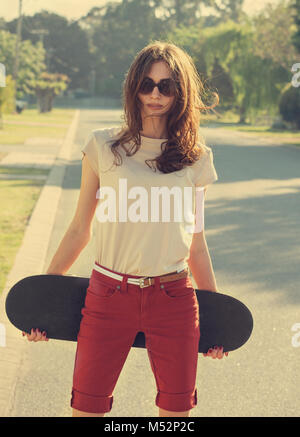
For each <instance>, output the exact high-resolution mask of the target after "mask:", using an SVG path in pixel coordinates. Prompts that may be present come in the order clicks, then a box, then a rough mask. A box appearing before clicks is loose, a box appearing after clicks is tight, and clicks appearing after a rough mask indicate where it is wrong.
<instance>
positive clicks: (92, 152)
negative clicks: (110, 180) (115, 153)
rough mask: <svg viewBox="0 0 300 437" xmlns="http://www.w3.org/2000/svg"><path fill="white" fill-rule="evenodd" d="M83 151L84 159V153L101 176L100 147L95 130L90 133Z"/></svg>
mask: <svg viewBox="0 0 300 437" xmlns="http://www.w3.org/2000/svg"><path fill="white" fill-rule="evenodd" d="M81 151H82V153H83V156H82V159H83V158H84V155H87V157H88V160H89V163H90V165H91V167H92V169H93V170H94V172H95V173H96V175H97V176H99V161H98V160H99V158H98V147H97V140H96V138H95V135H94V133H93V132H91V133H90V134H89V135H88V137H87V139H86V142H85V144H84V146H83V148H82V149H81Z"/></svg>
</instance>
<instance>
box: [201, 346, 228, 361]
mask: <svg viewBox="0 0 300 437" xmlns="http://www.w3.org/2000/svg"><path fill="white" fill-rule="evenodd" d="M228 353H229V352H224V351H223V346H215V347H214V348H210V349H208V351H207V353H206V354H205V353H204V354H203V356H204V357H212V358H213V359H216V358H218V359H219V360H221V359H222V358H223V357H224V355H225V356H226V357H227V356H228Z"/></svg>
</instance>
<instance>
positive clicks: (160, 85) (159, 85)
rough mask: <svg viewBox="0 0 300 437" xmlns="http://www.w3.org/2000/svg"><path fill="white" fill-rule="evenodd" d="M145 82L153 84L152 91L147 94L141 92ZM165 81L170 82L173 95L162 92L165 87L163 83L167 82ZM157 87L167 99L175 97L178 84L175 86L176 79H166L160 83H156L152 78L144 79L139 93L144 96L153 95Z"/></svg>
mask: <svg viewBox="0 0 300 437" xmlns="http://www.w3.org/2000/svg"><path fill="white" fill-rule="evenodd" d="M145 80H148V81H150V82H152V83H151V86H152V89H151V91H149V92H147V93H145V92H142V91H141V88H142V85H143V83H144V81H145ZM165 81H169V82H170V84H171V86H170V90H171V94H165V93H163V92H162V86H163V85H162V82H165ZM156 86H157V87H158V90H159V92H160V93H161V94H162V95H163V96H165V97H173V96H174V95H175V92H176V84H175V81H174V79H172V78H171V77H170V78H166V79H161V80H160V81H159V82H158V83H156V82H154V80H153V79H151V77H144V79H143V80H142V82H141V85H140V89H139V93H140V94H143V95H147V94H151V93H152V91H153V90H154V88H155V87H156Z"/></svg>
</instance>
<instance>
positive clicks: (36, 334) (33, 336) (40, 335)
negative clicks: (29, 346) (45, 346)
mask: <svg viewBox="0 0 300 437" xmlns="http://www.w3.org/2000/svg"><path fill="white" fill-rule="evenodd" d="M22 335H23V337H24V336H25V335H27V339H28V341H34V342H36V341H49V338H47V333H46V332H45V331H43V332H41V331H40V330H39V329H33V328H32V329H31V333H30V334H28V333H27V332H24V331H22Z"/></svg>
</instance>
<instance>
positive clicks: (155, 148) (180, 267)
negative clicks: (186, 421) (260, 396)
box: [27, 41, 227, 417]
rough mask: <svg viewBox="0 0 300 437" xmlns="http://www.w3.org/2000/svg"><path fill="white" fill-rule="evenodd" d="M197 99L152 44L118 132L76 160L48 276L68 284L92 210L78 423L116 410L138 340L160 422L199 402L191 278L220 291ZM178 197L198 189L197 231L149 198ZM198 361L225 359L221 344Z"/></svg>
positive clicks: (187, 68) (189, 71)
mask: <svg viewBox="0 0 300 437" xmlns="http://www.w3.org/2000/svg"><path fill="white" fill-rule="evenodd" d="M202 92H203V87H202V84H201V80H200V78H199V76H198V74H197V71H196V68H195V66H194V64H193V61H192V59H191V57H190V56H189V55H188V54H187V53H186V52H185V51H184V50H182V49H181V48H179V47H177V46H176V45H174V44H171V43H168V42H162V41H155V42H153V43H151V44H149V45H148V46H146V47H145V48H144V49H143V50H141V51H140V52H139V53H138V54H137V56H136V58H135V59H134V62H133V63H132V65H131V67H130V68H129V71H128V73H127V75H126V79H125V82H124V88H123V101H124V113H125V117H126V122H125V124H124V126H123V127H122V128H120V127H111V128H104V129H96V130H94V131H93V132H92V133H91V134H90V135H89V137H88V139H87V141H86V144H85V146H84V148H83V150H82V152H83V158H82V159H83V161H82V177H81V188H80V195H79V200H78V205H77V209H76V212H75V215H74V218H73V220H72V222H71V224H70V227H69V229H68V231H67V232H66V235H65V236H64V238H63V240H62V242H61V244H60V246H59V248H58V250H57V252H56V253H55V255H54V257H53V259H52V261H51V263H50V266H49V268H48V270H47V272H46V273H47V274H64V273H65V272H66V271H67V270H68V269H69V268H70V267H71V265H72V264H73V262H74V261H75V260H76V258H77V257H78V256H79V254H80V252H81V250H82V249H83V248H84V247H85V246H86V244H87V243H88V242H89V240H90V238H91V234H92V232H91V223H92V219H93V217H94V214H95V212H96V215H97V219H98V221H97V227H96V231H97V233H96V247H97V250H96V256H95V262H94V266H93V270H92V274H91V277H90V281H89V287H88V289H87V295H86V299H85V305H84V308H83V310H82V315H83V317H82V321H81V325H80V331H79V335H78V342H77V351H76V358H75V365H74V375H73V387H72V398H71V406H72V408H73V416H74V417H75V416H77V417H79V416H104V414H105V413H106V412H109V411H110V410H111V408H112V402H113V390H114V387H115V385H116V383H117V380H118V377H119V375H120V372H121V370H122V367H123V365H124V363H125V360H126V358H127V355H128V353H129V351H130V348H131V346H132V344H133V342H134V339H135V336H136V335H137V333H138V332H139V331H142V332H144V334H145V339H146V347H147V352H148V356H149V359H150V363H151V368H152V370H153V373H154V376H155V381H156V386H157V396H156V400H155V402H156V405H157V406H158V408H159V416H160V417H172V416H173V417H188V416H189V413H190V410H191V409H192V408H194V407H195V406H196V404H197V389H196V387H195V381H196V371H197V360H198V343H199V338H200V331H199V308H198V301H197V296H196V293H195V289H194V288H193V285H192V282H191V279H190V276H189V275H188V271H189V269H190V271H191V272H192V275H193V277H194V279H195V281H196V283H197V287H198V288H199V289H206V290H211V291H212V292H214V291H217V286H216V281H215V277H214V273H213V268H212V264H211V260H210V256H209V252H208V248H207V244H206V240H205V236H204V223H203V210H202V211H201V206H202V207H203V197H202V201H201V200H199V197H198V196H196V193H195V192H196V190H195V188H196V187H200V188H202V190H203V189H205V190H206V189H207V186H208V185H209V184H211V183H213V182H214V181H216V180H217V179H218V176H217V173H216V170H215V167H214V164H213V155H212V151H211V149H210V148H209V147H207V146H206V145H204V144H203V143H202V142H201V141H200V139H199V131H198V129H199V124H200V111H199V109H202V108H203V105H202V100H201V93H202ZM114 158H119V162H118V161H117V160H116V159H114ZM120 161H121V162H120ZM149 162H151V163H152V165H149ZM100 181H101V183H100ZM174 187H175V192H176V189H177V194H178V192H179V193H186V191H185V190H184V188H186V187H189V188H191V189H192V190H193V198H192V211H195V207H196V211H199V210H200V214H199V217H200V219H201V217H202V221H201V220H200V227H199V228H198V229H197V230H196V231H195V228H193V229H194V231H193V232H189V231H188V228H187V227H186V226H184V225H183V221H184V220H182V219H181V220H177V221H175V220H174V219H172V214H173V213H174V211H175V210H176V212H178V210H181V212H182V203H180V202H179V201H178V197H177V203H176V202H175V206H176V208H175V207H174V210H173V211H171V213H170V211H169V214H168V213H166V210H165V209H164V208H163V211H162V212H163V214H162V215H163V219H162V220H159V219H157V214H156V213H157V203H155V201H154V200H155V193H157V191H155V190H157V189H162V191H163V190H165V191H166V190H167V191H168V190H169V193H170V192H171V193H174V191H172V189H174ZM165 191H164V192H165ZM105 196H106V200H104V199H105ZM99 197H100V198H101V202H99V204H98V199H99ZM170 197H171V196H170ZM175 197H176V196H174V199H175ZM136 198H138V201H132V199H136ZM130 199H131V202H130V201H129V200H130ZM149 199H150V202H149ZM169 199H170V198H169ZM200 199H201V196H200ZM164 200H165V198H164ZM184 200H186V197H185V199H184ZM201 202H202V203H201ZM169 203H170V201H169ZM166 204H167V202H166V201H163V207H164V206H166ZM98 205H99V206H98ZM97 206H98V208H97ZM199 206H200V208H199V209H197V208H198V207H199ZM96 208H97V211H96ZM107 210H108V215H107ZM190 211H191V209H190ZM192 216H193V218H194V215H192ZM170 217H171V218H170ZM181 217H182V216H181ZM199 217H197V215H196V222H197V219H199ZM153 218H154V220H153ZM104 219H106V220H104ZM193 224H194V223H193ZM198 225H199V223H198ZM46 335H47V334H46V333H40V332H38V331H34V330H32V333H31V334H30V335H28V334H27V338H28V340H30V341H40V340H47V337H46ZM226 355H227V354H226ZM204 356H211V357H212V358H219V359H220V358H222V357H223V356H224V353H223V349H222V346H220V347H216V348H215V349H213V350H212V349H210V350H209V351H208V353H207V354H204Z"/></svg>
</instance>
